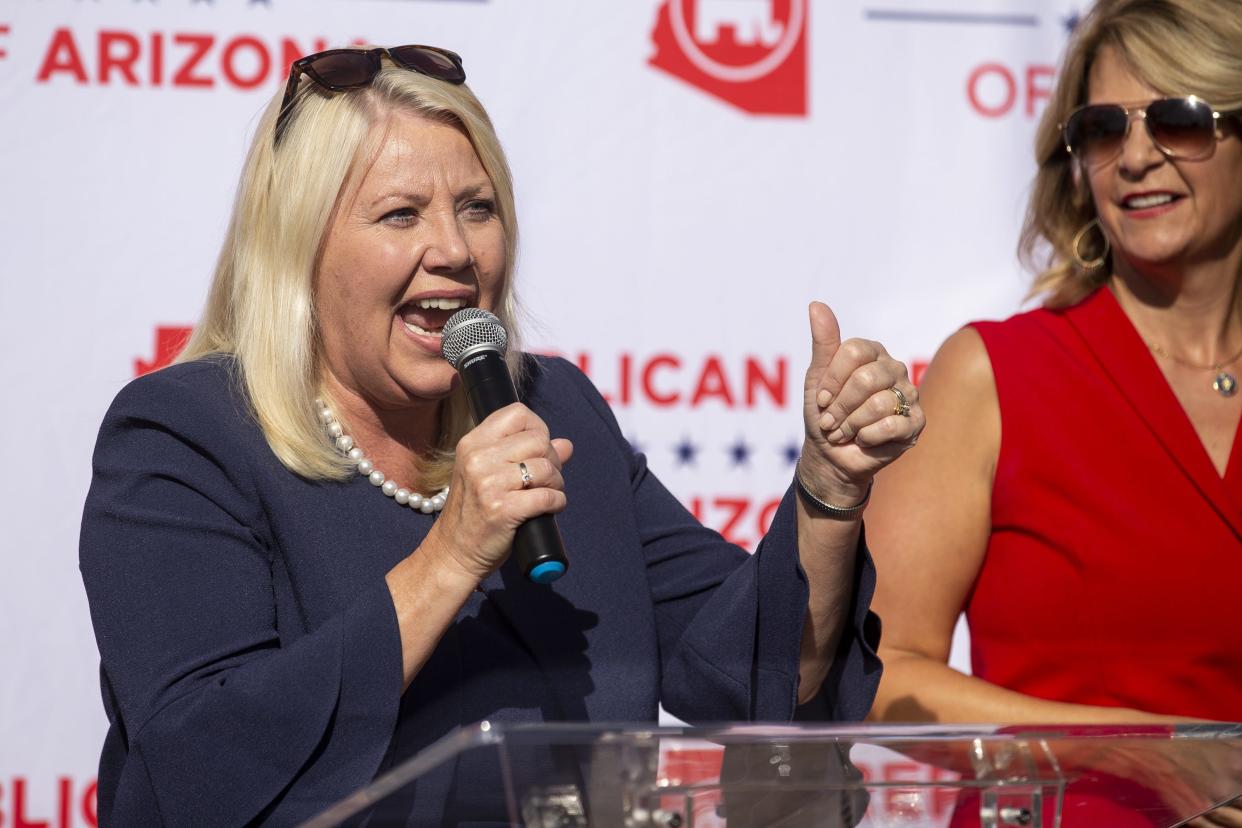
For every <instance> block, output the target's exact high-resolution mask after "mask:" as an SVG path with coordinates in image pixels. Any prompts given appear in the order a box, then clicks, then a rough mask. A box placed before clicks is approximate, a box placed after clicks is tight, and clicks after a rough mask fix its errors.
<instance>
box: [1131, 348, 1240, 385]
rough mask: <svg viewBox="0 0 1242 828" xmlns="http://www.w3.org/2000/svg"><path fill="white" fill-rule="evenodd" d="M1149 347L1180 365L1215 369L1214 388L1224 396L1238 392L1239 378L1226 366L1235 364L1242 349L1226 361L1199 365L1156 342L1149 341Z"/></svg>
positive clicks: (1206, 369)
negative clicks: (1227, 369) (1181, 357)
mask: <svg viewBox="0 0 1242 828" xmlns="http://www.w3.org/2000/svg"><path fill="white" fill-rule="evenodd" d="M1147 347H1148V348H1150V349H1151V352H1152V353H1153V354H1157V355H1158V356H1162V357H1164V358H1165V359H1170V360H1172V361H1174V362H1176V363H1177V364H1178V365H1185V366H1186V367H1187V368H1195V369H1197V370H1200V371H1208V370H1211V371H1215V372H1216V376H1215V377H1213V378H1212V390H1213V391H1215V392H1216V393H1217V394H1220V395H1221V396H1222V397H1232V396H1233V395H1234V394H1236V393H1238V378H1237V377H1236V376H1234V375H1233V374H1231V373H1229V372H1228V371H1226V370H1225V366H1226V365H1233V364H1234V363H1235V362H1237V361H1238V358H1239V357H1242V351H1238V352H1237V353H1236V354H1234V355H1233V356H1232V357H1230V358H1229V359H1227V360H1225V361H1224V362H1217V363H1213V364H1212V365H1198V364H1196V363H1194V362H1189V361H1187V360H1184V359H1180V358H1179V357H1175V356H1173V355H1172V354H1170V353H1169V352H1168V351H1166V350H1164V349H1163V348H1161V347H1160V346H1159V345H1157V344H1156V343H1154V342H1148V343H1147Z"/></svg>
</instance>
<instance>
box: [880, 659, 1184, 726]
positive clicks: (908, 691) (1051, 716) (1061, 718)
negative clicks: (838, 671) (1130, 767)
mask: <svg viewBox="0 0 1242 828" xmlns="http://www.w3.org/2000/svg"><path fill="white" fill-rule="evenodd" d="M880 657H881V659H882V660H883V661H884V677H883V679H882V680H881V681H880V689H879V692H878V694H877V695H876V701H875V706H874V707H873V708H872V710H871V715H870V716H869V718H870V719H872V720H875V721H886V722H999V723H1006V724H1014V723H1027V724H1035V723H1038V724H1138V723H1170V722H1174V721H1187V719H1186V718H1178V717H1175V716H1164V715H1160V714H1156V713H1148V712H1145V711H1141V710H1135V709H1133V708H1124V707H1099V706H1094V705H1085V704H1069V703H1066V702H1056V701H1048V700H1047V699H1040V698H1036V697H1035V696H1028V695H1026V694H1024V693H1018V692H1016V691H1013V690H1008V689H1006V688H1004V687H999V686H997V685H995V684H992V683H991V682H988V681H985V680H983V679H981V678H978V677H975V676H968V675H966V674H964V673H961V672H959V671H957V670H954V669H953V668H952V667H949V666H948V665H947V664H945V663H944V662H943V661H940V660H938V659H935V658H931V657H928V656H926V655H921V654H917V653H911V652H908V651H902V650H896V649H894V648H892V647H891V646H890V647H881V648H880Z"/></svg>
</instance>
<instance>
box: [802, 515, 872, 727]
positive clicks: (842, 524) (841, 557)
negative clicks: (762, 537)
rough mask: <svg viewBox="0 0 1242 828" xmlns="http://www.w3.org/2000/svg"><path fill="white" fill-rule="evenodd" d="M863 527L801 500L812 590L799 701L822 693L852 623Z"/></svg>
mask: <svg viewBox="0 0 1242 828" xmlns="http://www.w3.org/2000/svg"><path fill="white" fill-rule="evenodd" d="M841 502H842V503H844V502H846V501H841ZM861 527H862V522H861V520H836V519H833V518H830V517H828V516H826V515H823V514H819V513H817V512H812V511H811V510H810V509H808V508H807V506H806V504H805V503H803V502H802V500H801V499H799V500H798V559H799V561H800V562H801V564H802V569H803V571H805V572H806V577H807V582H808V587H809V593H810V594H809V597H808V600H807V613H806V622H805V624H804V625H803V628H802V647H801V651H800V655H799V662H798V675H799V683H798V703H799V704H802V703H805V702H806V701H808V700H810V699H811V698H813V697H814V696H815V694H816V693H817V692H819V688H820V685H821V684H823V682H824V677H825V676H827V675H828V670H829V668H830V667H831V666H832V657H833V653H835V652H836V650H837V645H838V644H839V643H840V641H841V636H842V634H843V632H844V630H845V626H846V624H847V623H849V618H850V608H851V606H852V605H853V597H854V590H853V586H854V562H855V559H856V558H857V555H858V539H859V533H860V531H861Z"/></svg>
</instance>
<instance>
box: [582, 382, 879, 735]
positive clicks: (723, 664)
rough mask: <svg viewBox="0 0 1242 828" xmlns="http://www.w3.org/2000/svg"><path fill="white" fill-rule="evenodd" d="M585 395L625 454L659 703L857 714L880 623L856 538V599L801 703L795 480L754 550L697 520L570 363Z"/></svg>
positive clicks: (679, 712)
mask: <svg viewBox="0 0 1242 828" xmlns="http://www.w3.org/2000/svg"><path fill="white" fill-rule="evenodd" d="M566 370H567V371H568V372H569V373H570V375H571V376H573V377H574V378H575V381H576V382H577V384H578V386H579V388H580V390H581V391H582V394H583V396H584V397H585V398H586V400H587V401H588V402H589V404H590V405H591V406H592V407H594V408H595V410H596V412H597V413H598V415H599V416H600V417H601V418H602V419H603V420H604V422H605V423H606V424H607V427H608V430H609V431H610V433H611V434H612V436H613V438H614V439H616V440H617V441H619V443H620V444H621V445H622V446H623V447H624V450H625V454H626V456H628V457H629V458H631V459H630V469H629V474H630V481H631V491H632V494H633V504H634V510H635V516H636V520H637V523H638V531H639V534H640V537H641V543H642V552H643V556H644V559H645V563H646V567H647V573H648V582H649V585H650V588H651V594H652V599H653V602H654V605H655V612H656V625H657V635H658V640H659V646H660V660H661V667H662V678H661V702H662V704H663V705H664V707H665V709H666V710H668V711H669V712H670V713H672V714H673V715H675V716H678V717H679V718H681V719H684V720H686V721H691V722H708V721H736V720H750V721H789V720H791V719H793V718H795V717H796V718H798V719H823V720H829V721H858V720H861V719H862V718H863V717H864V716H865V715H866V714H867V711H868V710H870V708H871V703H872V701H873V700H874V698H875V692H876V688H877V687H878V685H879V681H880V671H881V665H880V660H879V657H878V656H877V654H876V648H877V647H878V645H879V634H880V626H879V619H878V618H877V617H876V616H875V615H874V614H873V613H872V612H871V611H870V604H871V596H872V593H873V592H874V589H875V566H874V564H873V563H872V561H871V555H870V553H869V552H868V551H867V547H866V543H865V542H864V541H863V540H862V539H860V541H859V544H858V548H857V550H856V551H855V555H856V558H855V566H854V583H853V584H852V594H853V600H852V604H851V609H850V614H849V617H848V618H847V619H846V620H845V627H844V630H843V633H842V636H841V641H840V644H839V646H838V649H837V652H836V653H835V655H834V658H833V663H832V667H831V669H830V671H829V674H828V677H827V678H826V679H825V681H824V684H823V686H822V688H821V690H820V692H819V694H818V695H817V696H816V698H814V699H812V700H811V701H810V702H808V703H807V704H806V705H803V706H801V707H799V706H798V705H797V694H798V660H799V650H800V647H801V641H802V628H803V623H804V620H805V617H806V609H807V600H808V597H809V588H808V585H807V579H806V574H805V572H804V571H803V569H802V566H801V565H800V563H799V560H798V533H797V508H796V504H795V494H794V489H793V486H792V484H791V485H790V487H789V489H788V490H786V492H785V495H784V497H783V498H782V500H781V503H780V506H779V507H778V509H777V511H776V514H775V516H774V517H773V520H772V525H771V527H770V529H769V530H768V533H767V535H766V536H765V537H764V538H763V540H762V541H760V543H759V546H758V548H757V549H756V550H755V552H754V554H748V553H747V552H746V551H745V550H743V549H741V548H740V547H738V546H735V545H733V544H730V543H729V542H727V541H726V540H724V538H723V537H721V536H720V535H719V534H718V533H717V532H715V531H713V530H710V529H708V528H706V527H704V526H703V525H702V524H700V523H699V522H698V521H697V520H696V519H695V518H694V516H693V515H691V514H690V513H689V512H688V511H687V510H686V508H685V507H684V506H682V504H681V503H680V502H679V501H678V500H677V498H675V497H674V496H673V495H672V494H671V493H670V492H669V491H668V490H667V489H666V488H665V487H664V486H663V484H661V483H660V481H659V480H658V479H657V478H656V476H655V475H654V474H653V473H652V472H651V470H650V469H649V468H648V467H647V463H646V459H645V458H644V457H643V456H642V455H641V454H637V453H635V452H633V451H632V450H630V448H629V445H628V443H627V442H626V440H625V438H624V436H623V435H622V433H621V430H620V427H619V426H618V425H617V423H616V419H615V418H614V416H613V414H612V412H611V410H610V409H609V408H608V404H607V403H606V402H605V401H604V400H603V398H602V397H601V396H600V395H599V392H598V391H596V389H595V387H594V386H593V385H591V383H590V381H589V380H588V379H587V378H586V377H585V376H583V375H582V374H581V373H580V372H579V371H578V370H577V369H576V368H574V367H572V366H569V365H566Z"/></svg>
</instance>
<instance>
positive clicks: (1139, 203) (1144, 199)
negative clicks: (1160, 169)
mask: <svg viewBox="0 0 1242 828" xmlns="http://www.w3.org/2000/svg"><path fill="white" fill-rule="evenodd" d="M1172 200H1173V196H1171V195H1169V194H1168V193H1161V194H1160V195H1149V196H1139V197H1138V198H1127V199H1126V206H1127V207H1134V208H1136V209H1139V210H1143V209H1145V208H1147V207H1158V206H1159V205H1161V204H1168V203H1169V202H1170V201H1172Z"/></svg>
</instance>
